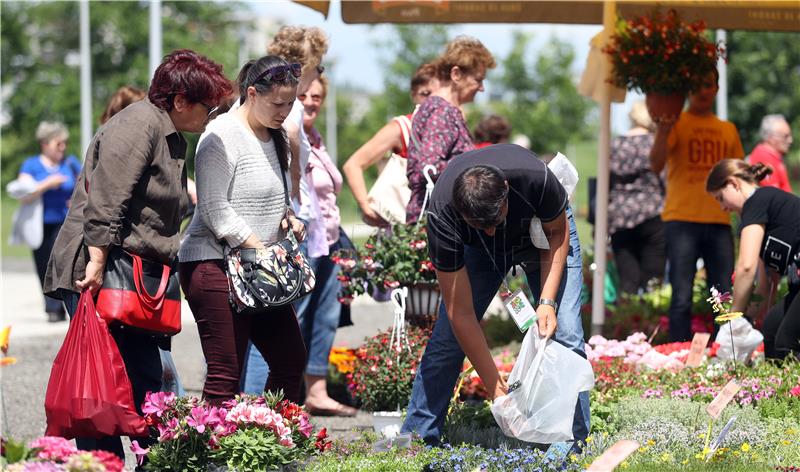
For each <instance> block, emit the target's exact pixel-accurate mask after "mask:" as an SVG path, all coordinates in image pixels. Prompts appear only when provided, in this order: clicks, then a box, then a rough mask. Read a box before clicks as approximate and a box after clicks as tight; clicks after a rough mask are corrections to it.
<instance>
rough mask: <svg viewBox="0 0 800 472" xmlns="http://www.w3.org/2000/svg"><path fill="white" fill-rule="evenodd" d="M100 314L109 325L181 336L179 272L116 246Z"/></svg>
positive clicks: (108, 263) (107, 270)
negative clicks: (117, 323)
mask: <svg viewBox="0 0 800 472" xmlns="http://www.w3.org/2000/svg"><path fill="white" fill-rule="evenodd" d="M151 293H152V295H151ZM97 312H98V313H100V316H101V317H102V318H103V319H104V320H106V321H108V322H109V323H111V322H119V323H122V324H124V325H127V326H132V327H134V328H138V329H142V330H145V331H152V332H155V333H160V334H167V335H174V334H178V333H179V332H180V331H181V291H180V283H179V281H178V272H177V271H176V270H173V269H172V268H171V267H170V266H166V265H164V264H160V263H158V262H152V261H148V260H145V259H142V258H141V257H139V256H137V255H135V254H129V253H128V252H126V251H124V250H123V249H122V248H119V247H115V248H114V249H112V250H111V251H109V253H108V258H107V260H106V268H105V273H104V274H103V286H102V288H100V293H99V295H98V296H97Z"/></svg>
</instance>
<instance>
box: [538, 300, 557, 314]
mask: <svg viewBox="0 0 800 472" xmlns="http://www.w3.org/2000/svg"><path fill="white" fill-rule="evenodd" d="M539 305H549V306H551V307H553V310H555V311H556V312H557V311H558V302H557V301H555V300H551V299H549V298H540V299H539Z"/></svg>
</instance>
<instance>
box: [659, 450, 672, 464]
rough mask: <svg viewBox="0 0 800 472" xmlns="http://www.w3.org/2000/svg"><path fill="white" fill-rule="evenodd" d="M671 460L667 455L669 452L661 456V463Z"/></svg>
mask: <svg viewBox="0 0 800 472" xmlns="http://www.w3.org/2000/svg"><path fill="white" fill-rule="evenodd" d="M671 459H672V456H671V455H670V454H669V452H665V453H663V454H661V461H662V462H671Z"/></svg>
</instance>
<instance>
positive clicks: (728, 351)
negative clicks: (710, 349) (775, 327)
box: [716, 317, 764, 362]
mask: <svg viewBox="0 0 800 472" xmlns="http://www.w3.org/2000/svg"><path fill="white" fill-rule="evenodd" d="M731 330H733V339H731ZM716 341H717V342H718V343H719V349H717V358H718V359H721V360H727V361H729V360H732V359H733V351H734V350H735V351H736V360H737V361H739V362H745V361H746V360H747V359H750V356H751V355H752V354H753V351H755V350H756V348H758V346H759V344H761V343H762V342H763V341H764V335H763V334H761V331H759V330H757V329H755V328H753V325H751V324H750V322H749V321H747V320H746V319H745V318H744V317H739V318H735V319H733V320H731V321H729V322H727V323H725V324H724V325H722V326H720V327H719V332H718V333H717V340H716ZM731 341H733V347H734V348H735V349H732V348H731Z"/></svg>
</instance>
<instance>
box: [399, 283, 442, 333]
mask: <svg viewBox="0 0 800 472" xmlns="http://www.w3.org/2000/svg"><path fill="white" fill-rule="evenodd" d="M441 302H442V293H441V291H440V290H439V284H438V283H436V282H420V283H417V284H414V285H409V286H408V299H407V300H406V321H407V322H408V324H410V325H411V326H416V327H418V328H425V329H432V328H433V325H435V324H436V320H437V319H438V318H439V304H440V303H441Z"/></svg>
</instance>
